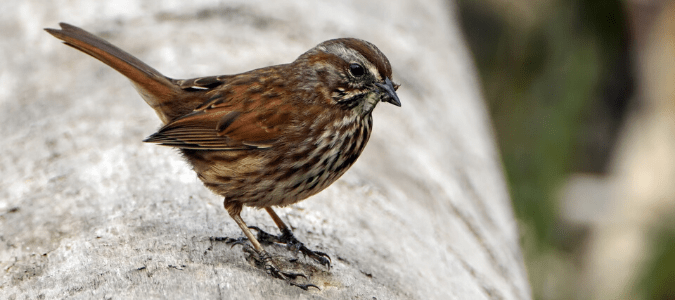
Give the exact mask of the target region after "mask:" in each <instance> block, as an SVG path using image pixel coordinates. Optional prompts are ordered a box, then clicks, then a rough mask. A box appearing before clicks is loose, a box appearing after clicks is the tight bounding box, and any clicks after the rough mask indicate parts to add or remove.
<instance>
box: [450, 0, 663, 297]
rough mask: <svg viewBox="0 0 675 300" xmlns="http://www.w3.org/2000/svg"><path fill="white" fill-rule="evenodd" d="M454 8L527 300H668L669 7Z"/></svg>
mask: <svg viewBox="0 0 675 300" xmlns="http://www.w3.org/2000/svg"><path fill="white" fill-rule="evenodd" d="M457 8H458V10H459V19H460V23H461V25H462V27H463V31H464V36H465V38H466V40H467V42H468V44H469V46H470V48H471V51H472V52H473V55H474V58H475V62H476V65H477V67H478V69H479V72H480V76H481V80H482V85H483V93H484V96H485V99H486V101H487V102H488V105H489V109H490V113H491V116H492V120H493V126H494V131H495V132H496V136H497V137H498V141H499V146H500V148H501V153H502V159H503V162H504V168H505V173H506V175H507V177H508V180H509V183H510V191H511V196H512V199H513V202H514V207H515V211H516V215H517V217H518V220H519V222H520V224H519V225H520V229H521V234H522V237H521V240H522V245H523V250H524V253H525V258H526V264H527V269H528V273H529V279H530V282H531V284H532V289H533V295H534V297H535V299H675V222H674V221H672V220H673V219H674V218H673V217H674V216H675V184H674V183H675V1H659V0H624V1H616V0H615V1H611V0H607V1H604V0H537V1H535V0H485V1H475V0H458V1H457Z"/></svg>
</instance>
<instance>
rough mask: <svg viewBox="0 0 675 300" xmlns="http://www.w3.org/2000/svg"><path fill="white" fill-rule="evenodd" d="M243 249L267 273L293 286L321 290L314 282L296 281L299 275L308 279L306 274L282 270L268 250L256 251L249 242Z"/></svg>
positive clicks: (249, 258) (250, 259)
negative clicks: (303, 282)
mask: <svg viewBox="0 0 675 300" xmlns="http://www.w3.org/2000/svg"><path fill="white" fill-rule="evenodd" d="M243 251H244V252H246V253H247V254H248V257H247V259H248V260H249V261H252V262H253V264H254V265H255V266H256V267H258V268H261V269H263V270H265V272H267V274H269V275H272V277H274V278H278V279H282V280H284V281H286V282H288V284H290V285H292V286H297V287H299V288H301V289H303V290H308V289H309V288H310V287H313V288H316V289H318V290H321V289H320V288H319V287H318V286H316V285H314V284H311V283H309V284H299V283H297V282H295V281H294V280H295V279H296V278H298V277H303V278H305V279H307V276H305V275H304V274H302V273H293V272H285V271H281V270H280V269H279V268H278V267H277V266H276V264H275V263H274V260H273V259H272V256H270V255H269V254H268V253H267V251H265V250H262V251H260V252H258V251H256V250H255V249H254V248H253V247H251V246H250V245H248V244H243Z"/></svg>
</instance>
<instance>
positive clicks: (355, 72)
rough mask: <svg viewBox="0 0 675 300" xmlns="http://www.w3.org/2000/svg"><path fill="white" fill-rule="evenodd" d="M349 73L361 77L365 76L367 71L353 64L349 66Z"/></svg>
mask: <svg viewBox="0 0 675 300" xmlns="http://www.w3.org/2000/svg"><path fill="white" fill-rule="evenodd" d="M349 73H351V74H352V76H354V77H361V76H363V74H366V69H364V68H363V66H361V65H359V64H351V65H349Z"/></svg>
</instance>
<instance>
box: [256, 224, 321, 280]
mask: <svg viewBox="0 0 675 300" xmlns="http://www.w3.org/2000/svg"><path fill="white" fill-rule="evenodd" d="M248 228H250V229H253V230H255V231H257V232H258V236H257V239H258V241H259V242H260V243H263V244H268V245H269V244H273V243H280V244H286V249H288V250H290V251H292V252H293V253H298V252H300V253H302V254H303V255H304V256H309V257H311V258H312V259H314V261H316V262H317V263H319V264H321V265H324V266H326V268H328V269H329V270H330V263H331V260H330V256H328V254H326V253H323V252H320V251H312V250H310V249H309V248H307V247H305V245H304V244H303V243H302V242H300V241H298V240H297V239H296V238H295V236H293V232H291V230H290V229H285V230H283V232H282V233H281V235H280V236H276V235H271V234H269V233H267V232H265V231H263V230H262V229H260V228H258V227H256V226H249V227H248Z"/></svg>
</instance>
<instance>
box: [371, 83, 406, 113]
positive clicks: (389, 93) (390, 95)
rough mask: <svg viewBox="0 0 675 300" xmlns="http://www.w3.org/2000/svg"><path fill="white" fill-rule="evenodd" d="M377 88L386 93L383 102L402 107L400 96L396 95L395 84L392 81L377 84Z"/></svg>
mask: <svg viewBox="0 0 675 300" xmlns="http://www.w3.org/2000/svg"><path fill="white" fill-rule="evenodd" d="M375 85H377V87H379V88H380V89H381V90H382V92H384V93H385V95H383V97H382V101H384V102H389V103H391V104H393V105H396V106H398V107H401V100H398V96H397V95H396V88H394V84H393V83H391V80H389V78H385V79H384V83H379V82H377V83H375Z"/></svg>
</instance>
